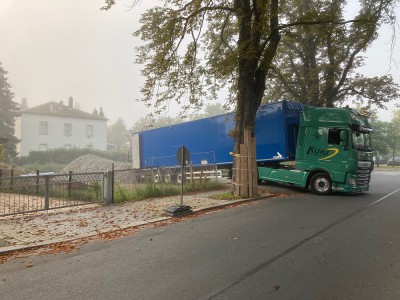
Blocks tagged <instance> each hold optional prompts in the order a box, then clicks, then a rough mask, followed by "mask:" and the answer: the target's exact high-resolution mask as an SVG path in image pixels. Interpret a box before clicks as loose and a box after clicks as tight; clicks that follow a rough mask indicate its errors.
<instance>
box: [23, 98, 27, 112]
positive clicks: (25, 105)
mask: <svg viewBox="0 0 400 300" xmlns="http://www.w3.org/2000/svg"><path fill="white" fill-rule="evenodd" d="M25 109H28V101H27V100H26V98H22V100H21V110H25Z"/></svg>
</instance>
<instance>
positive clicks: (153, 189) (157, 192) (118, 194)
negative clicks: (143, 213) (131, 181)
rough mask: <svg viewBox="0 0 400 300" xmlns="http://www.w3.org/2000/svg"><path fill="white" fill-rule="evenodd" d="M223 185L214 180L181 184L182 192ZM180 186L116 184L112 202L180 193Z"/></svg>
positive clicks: (215, 187)
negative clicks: (129, 185)
mask: <svg viewBox="0 0 400 300" xmlns="http://www.w3.org/2000/svg"><path fill="white" fill-rule="evenodd" d="M223 187H224V185H223V184H222V183H219V182H215V181H205V182H194V183H193V184H192V183H186V184H184V186H183V193H184V194H188V193H195V192H201V191H209V190H217V189H221V188H223ZM180 193H181V186H180V185H179V184H172V183H171V184H156V183H149V184H143V185H137V186H134V187H132V188H127V187H121V186H118V185H117V186H116V187H115V190H114V203H121V202H125V201H140V200H144V199H149V198H159V197H166V196H175V195H180Z"/></svg>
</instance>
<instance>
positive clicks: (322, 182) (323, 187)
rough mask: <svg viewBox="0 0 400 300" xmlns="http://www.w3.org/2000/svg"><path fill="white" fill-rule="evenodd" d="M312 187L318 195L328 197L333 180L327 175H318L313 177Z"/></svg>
mask: <svg viewBox="0 0 400 300" xmlns="http://www.w3.org/2000/svg"><path fill="white" fill-rule="evenodd" d="M310 187H311V190H312V191H313V192H314V193H316V194H319V195H327V194H329V193H330V192H331V190H332V181H331V178H330V177H329V175H327V174H325V173H317V174H315V175H314V176H313V177H311V181H310Z"/></svg>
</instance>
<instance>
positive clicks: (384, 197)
mask: <svg viewBox="0 0 400 300" xmlns="http://www.w3.org/2000/svg"><path fill="white" fill-rule="evenodd" d="M398 191H400V188H399V189H397V190H395V191H393V192H391V193H390V194H387V195H386V196H383V197H382V198H381V199H378V200H376V201H374V202H372V203H371V204H370V205H368V206H367V207H371V206H373V205H375V204H377V203H379V202H381V201H383V200H385V199H386V198H387V197H390V196H392V195H394V194H396V193H397V192H398Z"/></svg>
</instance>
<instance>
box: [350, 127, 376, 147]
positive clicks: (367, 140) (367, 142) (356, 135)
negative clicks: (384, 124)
mask: <svg viewBox="0 0 400 300" xmlns="http://www.w3.org/2000/svg"><path fill="white" fill-rule="evenodd" d="M353 148H354V149H356V150H360V151H372V147H371V134H370V133H362V132H359V131H353Z"/></svg>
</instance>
